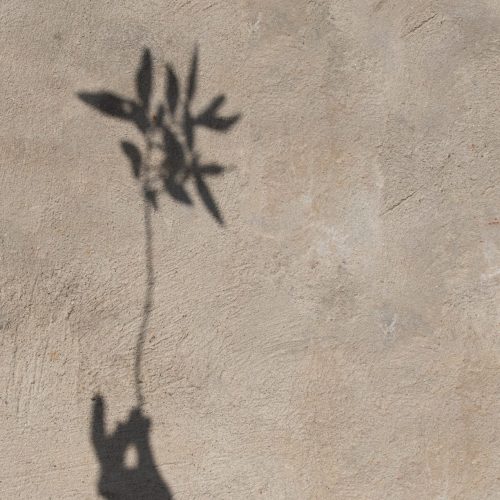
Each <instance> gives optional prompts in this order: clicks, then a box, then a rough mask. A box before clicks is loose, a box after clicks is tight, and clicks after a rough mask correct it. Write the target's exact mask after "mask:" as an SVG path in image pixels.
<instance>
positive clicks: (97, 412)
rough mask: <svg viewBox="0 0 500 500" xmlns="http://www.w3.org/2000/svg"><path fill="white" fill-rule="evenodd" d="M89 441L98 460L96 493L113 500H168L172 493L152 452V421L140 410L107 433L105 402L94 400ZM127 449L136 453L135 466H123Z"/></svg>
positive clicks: (133, 411) (98, 399)
mask: <svg viewBox="0 0 500 500" xmlns="http://www.w3.org/2000/svg"><path fill="white" fill-rule="evenodd" d="M93 400H94V404H93V411H92V430H91V438H92V444H93V445H94V450H95V453H96V455H97V458H98V460H99V465H100V468H101V470H100V477H99V482H98V491H99V494H100V495H101V496H102V497H104V498H107V499H110V500H111V499H113V500H133V499H134V500H135V499H149V500H170V499H171V498H172V494H171V492H170V490H169V488H168V486H167V484H166V483H165V482H164V481H163V479H162V477H161V475H160V473H159V471H158V468H157V467H156V463H155V460H154V457H153V453H152V451H151V443H150V439H149V430H150V426H151V421H150V419H149V418H147V417H146V416H145V415H144V414H143V413H142V411H141V409H140V408H139V407H136V408H133V409H132V410H131V411H130V414H129V417H128V420H127V421H125V422H120V423H119V424H118V425H117V426H116V429H115V431H114V432H113V433H110V434H107V433H106V423H105V407H104V400H103V398H102V397H101V396H100V395H96V396H95V397H94V398H93ZM130 447H134V448H135V451H136V457H137V460H136V464H134V465H133V466H128V465H127V464H126V463H125V453H126V452H127V450H128V449H129V448H130Z"/></svg>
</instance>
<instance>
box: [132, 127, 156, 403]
mask: <svg viewBox="0 0 500 500" xmlns="http://www.w3.org/2000/svg"><path fill="white" fill-rule="evenodd" d="M151 149H152V143H151V141H150V139H149V137H148V136H146V159H145V161H144V169H145V170H144V179H143V202H144V239H145V242H144V255H145V263H146V288H145V292H144V305H143V308H142V321H141V325H140V328H139V333H138V335H137V342H136V347H135V365H134V378H135V394H136V399H137V405H138V406H139V407H142V406H143V405H144V394H143V392H142V372H141V368H142V355H143V351H144V342H145V340H146V334H147V329H148V325H149V317H150V315H151V311H152V309H153V300H154V286H155V276H154V268H153V227H152V218H151V215H152V207H151V203H152V201H151V200H150V199H149V198H148V193H149V191H150V153H151Z"/></svg>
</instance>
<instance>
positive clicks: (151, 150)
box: [78, 47, 240, 224]
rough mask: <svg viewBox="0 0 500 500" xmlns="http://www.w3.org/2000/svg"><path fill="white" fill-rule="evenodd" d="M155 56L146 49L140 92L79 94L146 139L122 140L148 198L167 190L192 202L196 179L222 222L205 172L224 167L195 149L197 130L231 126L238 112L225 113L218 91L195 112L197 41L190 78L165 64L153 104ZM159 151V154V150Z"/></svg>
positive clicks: (207, 203) (151, 199) (218, 171)
mask: <svg viewBox="0 0 500 500" xmlns="http://www.w3.org/2000/svg"><path fill="white" fill-rule="evenodd" d="M153 76H154V71H153V61H152V58H151V53H150V51H149V50H148V49H145V50H144V51H143V53H142V57H141V61H140V63H139V66H138V68H137V71H136V97H135V98H132V99H129V98H126V97H122V96H119V95H117V94H115V93H112V92H104V91H102V92H81V93H79V94H78V96H79V97H80V99H81V100H82V101H84V102H85V103H86V104H88V105H90V106H92V107H94V108H96V109H98V110H99V111H100V112H101V113H103V114H106V115H108V116H111V117H113V118H118V119H122V120H126V121H129V122H131V123H132V124H134V125H135V126H136V128H137V129H138V130H139V132H140V133H141V134H142V136H143V139H144V144H145V147H144V148H143V149H142V150H141V148H139V147H138V146H137V145H136V144H133V143H132V142H129V141H122V144H121V147H122V150H123V152H124V153H125V155H126V156H127V157H128V159H129V162H130V166H131V169H132V173H133V175H134V177H135V178H137V179H138V180H139V181H140V182H141V185H142V188H143V193H144V198H145V200H146V201H147V202H148V203H150V204H151V205H152V206H153V208H155V209H156V208H157V196H158V193H159V192H160V191H162V190H165V191H166V192H167V193H168V194H169V195H170V196H171V197H172V198H174V199H175V200H176V201H178V202H181V203H185V204H192V203H193V201H192V196H191V194H190V192H189V187H188V183H190V182H192V183H193V184H194V186H195V187H196V191H197V193H198V195H199V197H200V198H201V200H202V202H203V203H204V205H205V207H206V208H207V210H208V211H209V212H210V213H211V214H212V216H213V217H214V218H215V219H216V220H217V222H219V223H220V224H222V223H223V218H222V215H221V213H220V209H219V207H218V205H217V203H216V201H215V199H214V197H213V195H212V193H211V191H210V189H209V187H208V184H207V181H206V178H207V177H210V176H217V175H221V174H222V173H223V172H224V170H225V169H224V167H223V166H222V165H219V164H216V163H202V162H201V161H200V154H199V152H198V151H197V149H196V131H197V129H198V128H199V127H203V128H207V129H210V130H212V131H215V132H227V131H229V129H231V127H232V126H233V125H234V124H235V123H236V122H237V121H238V120H239V118H240V115H239V114H235V115H231V116H221V115H220V114H219V111H220V108H221V107H222V105H223V104H224V102H225V96H224V95H218V96H216V97H215V98H213V99H212V101H211V102H210V103H209V104H208V105H207V106H206V107H205V108H204V109H202V110H201V111H200V112H198V113H194V112H193V110H192V108H193V100H194V97H195V95H196V90H197V81H198V49H197V48H196V47H195V49H194V51H193V56H192V60H191V65H190V69H189V74H188V77H187V81H186V88H185V91H184V92H182V91H181V85H180V82H179V78H178V76H177V74H176V72H175V70H174V68H173V67H172V66H171V65H170V64H167V66H166V67H165V74H164V78H165V89H164V96H163V99H162V101H161V102H160V103H159V104H158V105H157V106H156V108H155V109H152V104H151V101H152V91H153ZM158 152H159V153H160V155H159V156H160V158H161V159H160V160H159V161H158V160H155V159H153V157H155V158H157V156H158V155H157V153H158Z"/></svg>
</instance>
